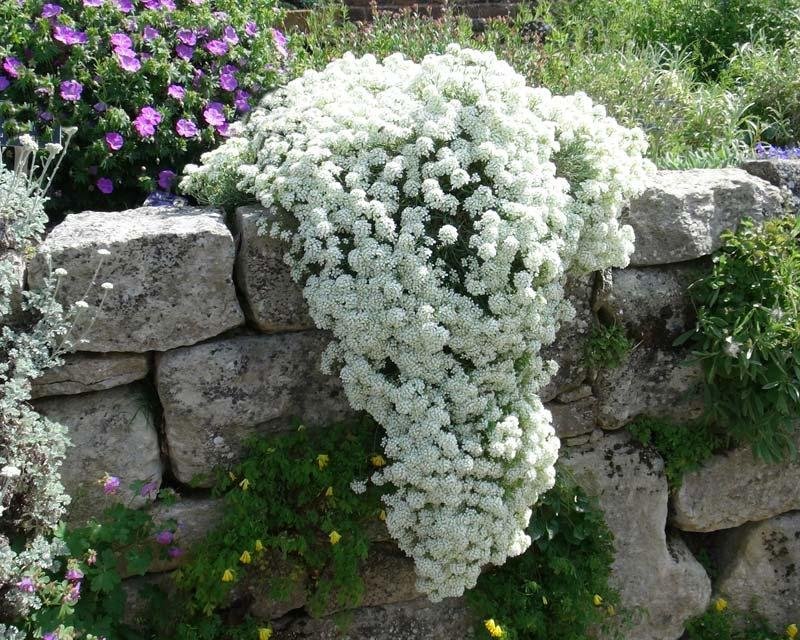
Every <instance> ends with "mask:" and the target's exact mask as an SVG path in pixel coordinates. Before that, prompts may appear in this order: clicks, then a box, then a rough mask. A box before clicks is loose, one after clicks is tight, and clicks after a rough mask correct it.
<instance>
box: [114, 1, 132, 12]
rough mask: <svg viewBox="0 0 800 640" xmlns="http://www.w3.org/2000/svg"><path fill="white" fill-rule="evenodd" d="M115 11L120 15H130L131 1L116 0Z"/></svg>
mask: <svg viewBox="0 0 800 640" xmlns="http://www.w3.org/2000/svg"><path fill="white" fill-rule="evenodd" d="M117 9H119V10H120V11H122V13H130V12H131V11H132V10H133V0H117Z"/></svg>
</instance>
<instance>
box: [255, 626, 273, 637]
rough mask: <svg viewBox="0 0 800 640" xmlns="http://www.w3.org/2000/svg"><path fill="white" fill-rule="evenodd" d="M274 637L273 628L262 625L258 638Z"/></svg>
mask: <svg viewBox="0 0 800 640" xmlns="http://www.w3.org/2000/svg"><path fill="white" fill-rule="evenodd" d="M271 637H272V629H265V628H264V627H260V628H259V630H258V640H269V639H270V638H271Z"/></svg>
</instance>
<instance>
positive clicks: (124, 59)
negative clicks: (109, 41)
mask: <svg viewBox="0 0 800 640" xmlns="http://www.w3.org/2000/svg"><path fill="white" fill-rule="evenodd" d="M114 55H115V56H116V57H117V63H118V64H119V66H120V68H121V69H123V70H124V71H128V72H129V73H135V72H136V71H138V70H139V69H141V68H142V63H141V61H140V60H139V58H137V57H136V53H134V52H133V51H131V50H130V49H117V50H116V51H115V52H114Z"/></svg>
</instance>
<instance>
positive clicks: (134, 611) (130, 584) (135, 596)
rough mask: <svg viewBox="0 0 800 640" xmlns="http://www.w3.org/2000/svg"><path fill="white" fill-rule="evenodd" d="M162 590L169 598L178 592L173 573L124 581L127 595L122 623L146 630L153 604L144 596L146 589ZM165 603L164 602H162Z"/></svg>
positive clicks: (124, 590) (136, 577)
mask: <svg viewBox="0 0 800 640" xmlns="http://www.w3.org/2000/svg"><path fill="white" fill-rule="evenodd" d="M152 588H156V589H160V590H161V591H162V592H163V593H165V594H166V595H167V598H169V597H170V595H171V594H174V592H175V591H176V586H175V582H174V580H173V576H172V574H171V573H151V574H147V575H144V576H135V577H133V578H126V579H125V580H123V581H122V591H123V593H124V594H125V607H124V609H123V610H122V621H123V622H124V623H125V624H128V625H130V626H132V627H133V628H134V629H142V628H145V627H146V625H147V622H148V619H149V618H151V616H152V612H151V609H152V603H151V601H150V600H149V599H148V598H146V597H145V596H144V595H142V591H143V590H144V589H152ZM162 601H163V600H162Z"/></svg>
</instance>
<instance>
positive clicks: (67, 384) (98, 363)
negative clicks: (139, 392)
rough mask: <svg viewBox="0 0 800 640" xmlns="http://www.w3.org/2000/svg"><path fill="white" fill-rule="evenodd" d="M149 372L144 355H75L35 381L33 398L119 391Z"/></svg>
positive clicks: (32, 392) (69, 356) (147, 359)
mask: <svg viewBox="0 0 800 640" xmlns="http://www.w3.org/2000/svg"><path fill="white" fill-rule="evenodd" d="M149 368H150V364H149V358H148V356H147V355H146V354H144V353H108V354H94V353H73V354H69V355H67V356H65V357H64V364H63V365H61V366H60V367H55V368H53V369H48V370H47V371H45V372H44V375H42V376H41V377H39V378H37V379H36V380H34V381H33V386H32V389H31V397H32V398H43V397H45V396H62V395H73V394H76V393H88V392H89V391H101V390H102V389H111V388H112V387H120V386H122V385H124V384H129V383H131V382H135V381H136V380H141V379H142V378H144V377H146V376H147V373H148V370H149Z"/></svg>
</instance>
